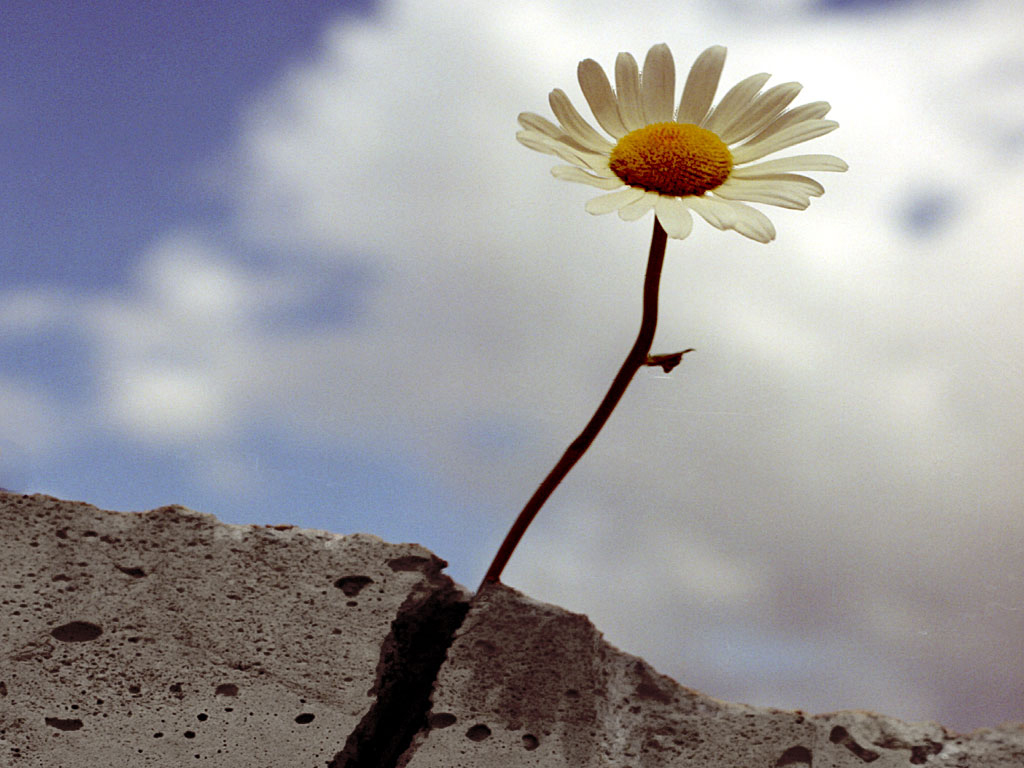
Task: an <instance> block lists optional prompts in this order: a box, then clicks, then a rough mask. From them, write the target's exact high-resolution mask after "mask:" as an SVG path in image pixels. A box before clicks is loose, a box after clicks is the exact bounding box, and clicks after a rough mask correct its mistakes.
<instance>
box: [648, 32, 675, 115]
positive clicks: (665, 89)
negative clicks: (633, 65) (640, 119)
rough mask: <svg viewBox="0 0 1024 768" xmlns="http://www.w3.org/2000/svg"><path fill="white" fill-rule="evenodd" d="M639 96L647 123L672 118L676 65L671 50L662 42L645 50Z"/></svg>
mask: <svg viewBox="0 0 1024 768" xmlns="http://www.w3.org/2000/svg"><path fill="white" fill-rule="evenodd" d="M640 96H641V100H642V104H643V112H644V120H645V122H647V123H665V122H669V121H670V120H672V117H673V112H674V109H673V108H674V107H675V96H676V65H675V63H674V62H673V61H672V52H671V51H670V50H669V49H668V46H667V45H665V44H664V43H659V44H658V45H655V46H654V47H652V48H651V50H649V51H648V52H647V58H646V59H644V69H643V73H642V74H641V76H640Z"/></svg>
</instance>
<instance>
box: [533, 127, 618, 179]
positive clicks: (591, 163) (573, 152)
mask: <svg viewBox="0 0 1024 768" xmlns="http://www.w3.org/2000/svg"><path fill="white" fill-rule="evenodd" d="M516 139H517V140H518V141H519V143H520V144H522V145H523V146H524V147H529V148H530V149H533V150H536V151H537V152H543V153H544V154H547V155H555V156H556V157H559V158H561V159H562V160H564V161H565V162H567V163H571V164H573V165H578V166H580V167H581V168H589V169H590V170H592V171H596V172H597V173H602V174H603V173H604V172H605V171H607V170H608V155H598V154H595V153H594V152H587V151H586V150H583V149H577V148H576V147H574V146H572V145H570V144H566V143H565V142H563V141H559V140H557V139H552V138H551V137H549V136H545V135H544V134H541V133H536V132H534V131H519V132H518V133H517V134H516Z"/></svg>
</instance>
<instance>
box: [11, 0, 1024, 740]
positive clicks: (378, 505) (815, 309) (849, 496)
mask: <svg viewBox="0 0 1024 768" xmlns="http://www.w3.org/2000/svg"><path fill="white" fill-rule="evenodd" d="M619 5H621V4H617V3H612V2H608V3H604V2H598V1H597V0H588V2H587V3H583V2H582V0H581V2H580V4H579V7H577V4H575V3H573V2H564V3H557V4H556V3H547V2H539V1H538V2H529V1H527V0H514V1H513V2H509V3H504V4H502V5H501V7H500V8H499V7H494V6H491V5H490V4H488V5H487V6H486V8H487V11H486V13H480V12H479V11H480V7H481V6H480V4H478V3H475V2H471V1H470V0H453V1H452V2H451V3H450V4H436V3H426V2H420V1H418V0H391V1H390V2H381V3H378V4H374V5H372V6H371V5H370V4H351V3H345V4H340V3H318V2H312V1H309V2H295V3H289V4H288V12H287V14H283V13H281V12H280V6H279V5H277V4H250V3H246V4H242V3H235V2H222V3H214V4H198V3H195V4H166V5H159V6H157V5H146V6H140V5H138V4H129V3H115V2H107V3H91V4H88V5H87V6H86V5H82V4H74V3H50V4H38V3H8V4H6V5H5V7H4V10H3V11H2V13H3V22H4V26H5V35H6V37H7V38H8V42H7V44H6V45H5V47H4V48H3V50H0V57H2V58H0V61H2V62H3V64H2V67H3V78H2V79H0V83H2V85H0V142H2V143H0V158H2V161H3V164H4V168H5V173H4V183H3V186H2V188H0V190H2V191H0V206H2V208H3V210H2V215H0V221H2V224H0V233H2V234H0V274H2V280H0V486H2V487H5V488H10V489H14V490H19V491H26V492H43V493H51V494H54V495H57V496H61V497H64V498H73V499H81V500H84V501H88V502H90V503H93V504H95V505H97V506H100V507H105V508H110V509H120V510H142V509H148V508H152V507H156V506H161V505H164V504H170V503H178V504H183V505H186V506H189V507H192V508H194V509H198V510H201V511H204V512H209V513H212V514H215V515H217V516H218V517H219V518H220V519H222V520H224V521H226V522H231V523H282V522H287V523H293V524H296V525H301V526H307V527H313V528H321V529H326V530H330V531H335V532H338V533H349V532H355V531H364V532H370V533H374V534H377V535H380V536H382V537H384V538H386V539H390V540H395V541H399V540H402V541H408V540H414V541H418V542H420V543H422V544H424V545H425V546H428V547H430V548H431V549H433V550H434V551H436V552H437V553H438V554H439V555H440V556H442V557H444V558H445V559H447V560H449V562H450V563H451V566H450V569H449V570H450V572H451V573H452V574H453V576H454V577H455V578H456V579H457V580H459V581H460V582H462V583H464V584H466V585H467V586H470V587H472V586H475V584H476V583H477V581H478V580H479V578H480V577H481V575H482V573H483V570H484V569H485V567H486V565H487V562H488V560H489V558H490V556H491V554H492V553H493V550H494V548H495V547H496V546H497V544H498V542H499V541H500V539H501V537H502V536H503V535H504V532H505V530H506V528H507V526H508V525H509V524H510V522H511V519H512V517H513V516H514V514H515V512H516V511H518V507H519V505H521V504H522V502H523V501H524V500H525V498H526V497H527V496H528V495H529V493H530V492H531V491H532V490H533V488H534V487H535V485H536V483H537V482H539V480H540V479H541V478H542V477H543V475H544V474H545V473H546V472H547V470H548V469H549V468H550V465H551V464H552V463H553V462H554V460H555V459H556V458H557V456H558V455H559V454H560V452H561V451H562V450H563V448H564V446H565V445H566V444H567V443H568V441H569V440H571V438H572V437H573V436H574V435H575V433H576V431H578V429H579V428H580V426H581V425H582V423H583V422H584V421H585V419H586V418H587V417H588V416H589V413H590V411H591V409H592V408H593V406H594V405H595V404H596V402H597V400H598V399H599V398H600V396H601V394H602V393H603V390H604V388H605V387H606V386H607V383H608V381H609V380H610V378H611V376H612V374H613V373H614V371H615V369H616V367H617V366H618V364H619V362H620V361H621V357H622V356H623V355H624V354H625V351H626V350H627V349H628V347H629V344H630V343H631V341H632V338H633V336H634V335H635V332H636V322H637V310H638V307H637V299H638V295H637V293H638V291H639V285H640V282H639V281H640V278H641V277H642V276H641V275H640V270H642V265H643V255H644V253H645V249H646V245H647V243H646V239H647V233H648V226H649V222H647V223H646V224H645V223H639V224H637V223H634V224H625V223H623V222H621V221H619V220H617V219H615V218H614V216H612V217H602V218H594V217H591V216H589V215H587V214H586V213H584V211H583V204H584V202H585V201H586V200H587V199H588V197H590V196H591V195H590V194H589V190H587V189H584V188H582V187H575V186H573V185H566V184H564V183H562V182H558V181H555V180H553V179H551V177H550V175H549V172H548V171H549V167H550V165H552V164H553V163H552V162H550V161H549V159H548V158H545V157H543V156H540V155H536V154H535V153H531V152H529V151H528V150H526V149H524V148H523V147H521V146H520V145H518V144H517V143H516V142H515V141H514V138H513V136H514V132H515V130H516V125H515V116H516V114H517V113H518V112H520V111H535V112H539V113H541V114H545V115H547V114H548V108H547V106H546V96H547V93H548V91H549V90H551V89H552V88H555V87H560V88H563V89H565V90H566V92H567V93H568V94H569V96H570V98H572V99H573V100H574V102H575V103H576V105H577V106H578V107H580V108H581V112H584V113H585V112H586V110H585V107H584V103H583V101H582V99H581V97H580V96H579V92H578V89H577V86H576V84H575V67H576V63H577V62H578V61H579V60H580V59H582V58H587V57H592V58H595V59H597V60H598V61H599V62H600V63H602V64H603V65H604V66H605V67H606V68H607V67H610V65H611V64H612V62H613V61H614V57H615V54H616V53H617V52H618V51H620V50H629V51H632V52H633V53H634V54H636V55H637V56H638V57H642V55H643V54H644V52H645V51H646V49H647V47H649V46H650V45H651V44H653V43H656V42H667V43H668V44H669V45H670V46H671V48H672V50H673V53H674V54H675V60H676V65H677V68H678V69H679V70H680V72H684V71H685V69H686V68H687V67H688V66H689V63H690V61H692V59H693V57H694V56H695V55H696V54H697V53H699V51H700V50H702V49H703V48H705V47H707V46H708V45H711V44H715V43H721V44H725V45H727V46H728V47H729V60H728V62H727V64H726V70H725V74H724V76H723V85H722V89H720V94H721V92H723V90H724V88H725V87H727V86H728V85H731V84H732V83H733V82H735V81H737V80H738V79H740V78H742V77H745V76H747V75H748V74H750V73H752V72H757V71H766V72H772V73H774V74H775V75H776V77H775V78H773V79H772V80H771V81H770V83H769V85H771V84H774V83H776V82H784V81H787V80H798V81H800V82H802V83H803V84H804V87H805V89H804V93H803V94H802V95H801V96H800V97H799V98H798V100H797V103H804V102H809V101H815V100H819V99H824V100H828V101H830V102H831V103H832V105H833V111H832V113H831V114H830V117H833V118H834V119H836V120H838V121H839V123H840V125H841V127H840V129H839V130H838V131H836V132H835V133H834V134H830V135H829V136H828V137H825V138H822V139H818V140H816V141H815V142H814V143H813V144H811V145H807V147H806V149H805V148H804V147H800V148H799V149H800V151H801V152H803V151H807V152H822V153H833V154H837V155H840V156H842V157H843V158H844V159H846V160H847V161H848V162H849V163H850V166H851V170H850V171H849V173H847V174H842V175H828V176H827V177H825V178H822V179H821V180H822V181H823V183H824V184H825V186H826V190H827V191H826V194H825V196H824V197H823V198H821V199H820V200H816V201H815V202H814V203H813V205H812V206H811V207H810V209H808V210H807V211H802V212H792V211H779V210H768V211H766V212H767V213H768V214H769V215H770V217H771V218H772V220H773V222H774V223H775V225H776V228H777V230H778V232H779V236H778V238H777V240H776V241H775V242H774V243H772V244H771V245H769V246H762V245H760V244H758V243H753V242H750V241H745V240H743V238H740V237H739V236H737V235H735V233H720V232H717V231H715V230H712V229H711V228H710V227H707V226H702V223H701V222H697V224H696V226H695V230H694V234H693V235H691V237H690V238H688V239H687V240H686V241H684V242H682V243H673V244H671V245H670V249H669V254H668V260H667V265H666V272H665V277H664V282H663V298H662V316H661V325H660V326H659V337H658V340H657V341H656V347H664V348H666V349H668V348H679V347H687V346H693V347H696V348H697V350H698V352H697V353H695V354H694V355H692V356H687V358H686V361H685V364H684V365H683V366H681V367H680V368H679V369H677V371H676V372H674V373H673V374H672V375H671V376H664V375H661V374H660V372H656V371H655V372H651V375H649V376H646V377H645V376H640V377H638V379H637V380H636V381H635V382H634V383H633V385H632V386H631V388H630V391H629V393H627V397H626V398H625V399H624V401H623V403H622V405H621V406H620V409H619V411H617V412H616V414H615V416H614V417H613V419H612V421H611V423H610V424H609V425H608V427H607V430H606V432H605V433H603V434H602V436H601V438H600V440H599V441H598V444H597V445H595V447H594V449H593V451H592V452H591V454H588V456H587V457H586V459H585V460H584V461H583V462H582V463H581V465H580V466H579V467H578V468H577V470H576V471H575V472H574V473H573V475H571V476H570V478H569V479H568V480H567V481H566V483H565V484H564V485H563V487H562V488H560V489H559V491H558V493H557V494H556V496H555V497H554V498H553V499H552V501H551V503H550V505H549V507H547V508H546V509H545V510H544V512H543V513H542V515H541V517H540V518H539V519H538V522H537V524H536V528H535V529H533V530H531V532H530V534H529V535H528V537H527V539H526V540H525V541H524V543H523V546H522V548H521V550H520V551H519V552H518V553H517V554H516V557H515V558H514V559H513V561H512V564H511V565H510V567H509V570H508V571H507V574H506V579H507V581H508V582H509V583H510V584H512V585H513V586H516V587H518V588H521V589H524V590H525V591H527V592H528V593H529V594H531V595H532V596H534V597H536V598H538V599H543V600H548V601H551V602H556V603H559V604H561V605H564V606H566V607H568V608H570V609H572V610H577V611H582V612H586V613H587V614H588V615H590V616H591V617H592V618H593V620H594V621H595V623H596V624H597V625H598V626H599V627H600V628H601V629H602V630H603V631H605V632H606V634H607V636H608V637H609V638H610V639H611V640H612V641H613V642H614V643H616V644H617V645H619V646H620V647H623V648H624V649H626V650H629V651H631V652H634V653H637V654H641V655H644V656H646V657H647V658H649V659H650V660H651V661H652V662H653V663H655V665H656V666H658V667H659V668H660V669H661V670H662V671H664V672H666V673H667V674H671V675H673V676H674V677H676V679H678V680H680V682H682V683H684V684H686V685H690V686H692V687H696V688H700V689H702V690H705V691H707V692H708V693H711V694H712V695H715V696H717V697H720V698H732V699H740V700H745V701H748V702H751V703H757V704H773V705H776V706H787V707H801V708H803V709H808V710H817V711H820V710H826V709H838V708H852V707H856V708H869V709H871V708H873V709H878V710H880V711H884V712H886V713H888V714H893V715H897V716H900V717H904V718H907V719H937V720H940V721H942V722H943V723H945V724H947V725H950V726H953V727H960V728H970V727H975V726H980V725H985V724H992V723H994V722H998V721H1002V720H1009V719H1014V720H1024V670H1022V669H1020V665H1019V663H1016V655H1015V651H1013V649H1016V648H1019V647H1020V644H1021V642H1022V641H1024V615H1022V612H1021V611H1020V610H1019V606H1020V605H1021V604H1022V602H1024V579H1022V577H1021V576H1020V568H1019V562H1020V561H1021V556H1022V554H1024V551H1022V550H1024V523H1022V521H1024V516H1022V515H1021V512H1022V511H1024V503H1022V501H1021V499H1022V498H1024V481H1022V479H1021V473H1020V471H1019V470H1020V466H1021V464H1022V459H1024V448H1022V446H1024V420H1022V419H1021V417H1020V414H1021V413H1022V412H1024V409H1022V408H1021V405H1022V403H1024V390H1022V389H1021V385H1020V381H1021V380H1022V377H1021V376H1020V373H1021V370H1022V368H1024V336H1022V330H1024V301H1022V299H1021V296H1022V295H1024V291H1022V290H1021V289H1022V288H1024V259H1022V258H1021V248H1020V243H1021V242H1024V236H1022V235H1024V233H1022V232H1021V229H1022V224H1021V221H1020V215H1019V211H1020V210H1021V205H1022V203H1024V200H1022V199H1021V198H1022V196H1024V195H1022V193H1021V191H1020V190H1021V186H1020V183H1019V178H1020V171H1021V169H1022V165H1024V141H1022V137H1024V111H1022V109H1021V104H1022V103H1024V74H1022V73H1024V59H1022V58H1021V55H1020V53H1019V50H1020V47H1021V46H1020V42H1021V40H1020V39H1019V37H1020V34H1019V32H1018V31H1017V30H1019V29H1020V28H1022V25H1021V24H1011V23H1009V22H1010V21H1012V20H1014V19H1016V20H1017V21H1024V19H1022V18H1021V16H1022V14H1024V12H1022V11H1021V10H1019V9H1018V6H1017V5H1016V4H1015V3H1010V2H1008V0H1007V2H1002V1H1001V0H976V1H975V2H962V3H924V2H921V3H915V2H903V3H880V2H859V3H856V2H808V1H806V0H784V1H783V2H779V3H777V4H775V5H774V6H773V7H772V9H771V11H770V12H768V11H765V10H763V7H762V4H760V3H756V2H754V1H753V0H731V2H727V3H707V4H704V3H689V4H679V3H676V2H666V3H652V4H650V8H651V10H650V15H649V16H647V17H644V18H639V17H637V15H636V13H635V12H633V11H631V10H629V9H624V8H621V7H619ZM583 8H585V9H586V16H587V18H591V19H603V20H604V21H603V23H600V24H598V23H594V24H588V25H587V26H586V27H581V26H580V25H579V24H578V22H577V19H578V18H579V17H580V15H581V14H583V10H582V9H583ZM673 31H675V32H673ZM823 176H824V175H823ZM631 286H632V287H631Z"/></svg>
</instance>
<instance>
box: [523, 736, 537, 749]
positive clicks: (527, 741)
mask: <svg viewBox="0 0 1024 768" xmlns="http://www.w3.org/2000/svg"><path fill="white" fill-rule="evenodd" d="M539 746H540V740H539V739H538V738H537V737H536V736H534V735H533V734H532V733H527V734H524V735H523V749H525V750H527V751H528V752H532V751H533V750H535V749H536V748H537V747H539Z"/></svg>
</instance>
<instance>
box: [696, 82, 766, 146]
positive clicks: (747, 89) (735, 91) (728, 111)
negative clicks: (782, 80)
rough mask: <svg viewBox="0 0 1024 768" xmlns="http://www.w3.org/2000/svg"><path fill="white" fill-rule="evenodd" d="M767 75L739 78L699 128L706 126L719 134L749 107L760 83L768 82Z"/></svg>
mask: <svg viewBox="0 0 1024 768" xmlns="http://www.w3.org/2000/svg"><path fill="white" fill-rule="evenodd" d="M769 77H771V75H768V74H765V73H764V72H762V73H761V74H759V75H751V76H750V77H748V78H746V79H745V80H740V81H739V82H738V83H736V85H734V86H733V87H732V88H730V89H729V91H728V93H726V94H725V96H723V97H722V100H721V101H720V102H718V106H717V107H715V109H714V111H712V113H711V114H710V115H709V116H708V117H707V118H705V119H704V122H703V123H701V128H707V129H708V130H709V131H712V132H714V133H717V134H718V135H719V136H721V135H722V134H721V131H722V129H723V128H724V127H726V126H728V125H730V124H731V123H732V121H733V120H735V119H736V118H737V117H739V116H740V115H741V114H743V112H745V111H746V110H747V109H748V108H749V107H750V105H751V103H752V102H753V101H754V97H755V96H757V92H758V91H760V90H761V86H762V85H764V84H765V83H766V82H768V78H769Z"/></svg>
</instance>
